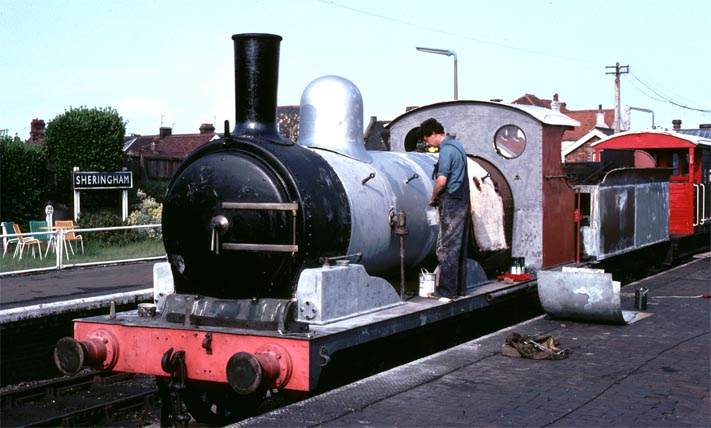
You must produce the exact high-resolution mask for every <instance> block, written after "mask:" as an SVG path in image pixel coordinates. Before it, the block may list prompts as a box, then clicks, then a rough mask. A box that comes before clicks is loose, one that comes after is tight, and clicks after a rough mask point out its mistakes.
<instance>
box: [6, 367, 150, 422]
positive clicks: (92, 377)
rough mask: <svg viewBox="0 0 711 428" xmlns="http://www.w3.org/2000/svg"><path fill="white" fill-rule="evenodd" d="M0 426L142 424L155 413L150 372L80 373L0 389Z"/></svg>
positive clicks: (148, 420)
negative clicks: (139, 373) (145, 374)
mask: <svg viewBox="0 0 711 428" xmlns="http://www.w3.org/2000/svg"><path fill="white" fill-rule="evenodd" d="M0 403H1V409H2V413H1V416H0V426H3V427H70V426H71V427H86V426H145V425H148V424H149V423H151V422H154V421H155V419H156V418H157V415H158V414H159V408H160V404H159V400H158V390H157V388H156V385H155V381H154V380H153V377H152V376H137V375H132V374H126V373H115V372H107V373H100V372H82V373H80V374H78V375H76V376H71V377H66V378H58V379H54V380H49V381H45V382H38V383H34V384H31V385H22V386H15V387H11V388H5V389H4V390H2V391H1V392H0Z"/></svg>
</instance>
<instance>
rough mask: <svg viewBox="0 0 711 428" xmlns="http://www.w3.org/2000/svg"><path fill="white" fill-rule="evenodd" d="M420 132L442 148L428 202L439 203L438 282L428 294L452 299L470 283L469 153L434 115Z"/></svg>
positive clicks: (436, 297)
mask: <svg viewBox="0 0 711 428" xmlns="http://www.w3.org/2000/svg"><path fill="white" fill-rule="evenodd" d="M419 133H420V136H421V138H422V139H423V141H424V142H425V144H426V145H427V146H433V147H437V148H439V162H438V165H439V167H438V168H436V169H435V171H436V177H435V183H434V189H433V190H432V197H431V198H430V200H429V202H428V203H429V205H432V206H438V207H439V219H440V220H439V237H438V241H437V260H438V261H439V283H438V286H437V289H436V290H435V292H434V293H431V294H430V296H429V297H431V298H433V299H447V300H451V299H454V298H456V297H458V296H461V295H464V294H466V287H467V252H468V248H469V227H470V224H471V213H470V211H469V180H468V179H467V177H468V176H467V154H466V151H465V150H464V147H462V145H461V144H460V143H459V142H458V141H456V140H455V139H453V138H451V137H449V136H448V135H445V133H444V127H443V126H442V124H441V123H439V122H438V121H437V120H435V119H427V120H425V121H424V122H422V123H421V124H420V131H419Z"/></svg>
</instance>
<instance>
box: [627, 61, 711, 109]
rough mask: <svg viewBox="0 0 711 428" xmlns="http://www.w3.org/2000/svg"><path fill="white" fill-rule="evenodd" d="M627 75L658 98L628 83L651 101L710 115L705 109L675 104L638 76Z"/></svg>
mask: <svg viewBox="0 0 711 428" xmlns="http://www.w3.org/2000/svg"><path fill="white" fill-rule="evenodd" d="M629 75H630V76H632V78H633V79H635V80H636V81H638V82H639V83H641V84H642V85H644V87H645V88H647V89H648V90H650V91H651V92H652V93H653V94H655V95H656V96H657V97H658V98H657V97H654V96H652V95H649V94H648V93H645V92H644V91H643V90H641V89H640V88H639V87H637V86H636V85H635V84H634V83H632V82H629V83H630V84H632V86H633V87H634V88H635V89H637V90H638V91H640V93H642V94H643V95H645V96H647V97H649V98H651V99H653V100H655V101H660V102H667V103H669V104H672V105H675V106H677V107H681V108H684V109H687V110H693V111H698V112H701V113H711V110H705V109H700V108H695V107H690V106H687V105H683V104H680V103H678V102H676V101H673V100H671V99H670V98H669V97H668V96H666V95H664V94H662V93H661V92H660V91H659V90H657V89H654V88H652V87H651V85H650V84H648V83H647V82H645V81H644V80H642V79H641V78H640V77H639V76H637V75H636V74H634V73H633V72H631V71H630V72H629Z"/></svg>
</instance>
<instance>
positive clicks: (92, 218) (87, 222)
mask: <svg viewBox="0 0 711 428" xmlns="http://www.w3.org/2000/svg"><path fill="white" fill-rule="evenodd" d="M77 226H78V228H79V229H94V228H99V227H116V226H126V225H125V224H124V222H123V220H121V216H119V215H117V214H114V213H111V212H95V213H90V214H81V215H80V216H79V220H78V221H77ZM137 237H138V234H137V233H136V231H134V230H109V231H104V232H96V233H93V234H92V244H93V243H96V244H97V245H98V246H100V247H110V246H112V245H127V244H128V243H130V242H133V241H135V240H136V238H137Z"/></svg>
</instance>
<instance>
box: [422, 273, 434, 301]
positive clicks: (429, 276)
mask: <svg viewBox="0 0 711 428" xmlns="http://www.w3.org/2000/svg"><path fill="white" fill-rule="evenodd" d="M436 277H437V274H435V273H430V272H427V269H425V268H422V269H421V271H420V297H427V295H428V294H429V293H433V292H434V290H435V280H436Z"/></svg>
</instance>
